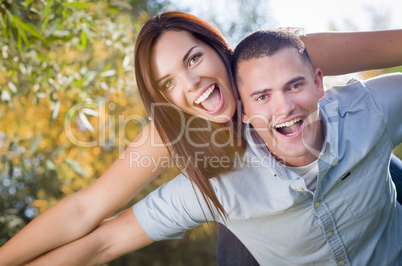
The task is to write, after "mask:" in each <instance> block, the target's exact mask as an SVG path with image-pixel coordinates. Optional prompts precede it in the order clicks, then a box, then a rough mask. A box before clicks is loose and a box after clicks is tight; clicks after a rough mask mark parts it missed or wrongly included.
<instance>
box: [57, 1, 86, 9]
mask: <svg viewBox="0 0 402 266" xmlns="http://www.w3.org/2000/svg"><path fill="white" fill-rule="evenodd" d="M64 4H65V5H66V6H69V7H75V8H79V9H84V8H87V7H89V6H90V5H92V4H93V3H82V2H71V3H64Z"/></svg>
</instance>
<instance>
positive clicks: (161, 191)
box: [133, 175, 212, 241]
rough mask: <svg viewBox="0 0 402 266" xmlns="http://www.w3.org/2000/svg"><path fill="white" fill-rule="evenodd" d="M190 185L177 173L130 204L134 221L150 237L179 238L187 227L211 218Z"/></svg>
mask: <svg viewBox="0 0 402 266" xmlns="http://www.w3.org/2000/svg"><path fill="white" fill-rule="evenodd" d="M194 187H195V190H194V188H193V185H192V184H191V181H190V180H189V179H188V178H187V177H185V176H184V175H179V176H177V177H176V178H174V179H173V180H171V181H170V182H167V183H166V184H164V185H162V186H161V187H159V188H158V189H156V190H155V191H153V192H152V193H150V194H149V195H148V196H147V197H146V198H144V199H143V200H141V201H140V202H138V203H137V204H135V205H134V206H133V211H134V214H135V216H136V218H137V220H138V222H139V223H140V225H141V227H142V229H143V230H144V231H145V233H146V234H147V235H148V236H149V237H150V238H151V239H152V240H154V241H159V240H166V239H177V238H182V237H183V236H184V233H185V232H186V231H187V230H189V229H192V228H194V227H196V226H199V225H201V224H203V223H205V222H206V219H207V220H212V215H211V213H210V211H209V209H208V207H207V206H206V203H205V201H204V200H203V197H202V195H201V193H200V191H199V190H198V189H197V188H196V186H195V185H194ZM196 193H197V195H196ZM197 196H198V198H197ZM204 214H205V215H204Z"/></svg>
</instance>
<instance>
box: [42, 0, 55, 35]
mask: <svg viewBox="0 0 402 266" xmlns="http://www.w3.org/2000/svg"><path fill="white" fill-rule="evenodd" d="M52 5H53V0H47V1H46V7H45V12H44V13H43V17H44V18H45V19H44V20H43V23H42V27H41V29H40V32H41V33H42V32H43V30H44V29H45V28H46V25H47V24H48V22H49V18H50V11H51V8H52Z"/></svg>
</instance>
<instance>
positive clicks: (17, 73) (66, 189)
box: [0, 0, 402, 265]
mask: <svg viewBox="0 0 402 266" xmlns="http://www.w3.org/2000/svg"><path fill="white" fill-rule="evenodd" d="M237 2H238V6H237V8H238V9H239V10H238V11H239V12H240V13H239V14H241V15H240V16H239V18H232V19H231V20H226V21H225V22H224V23H223V22H220V21H219V20H218V19H214V17H215V18H217V17H218V15H219V14H216V13H213V12H212V11H211V12H208V14H207V13H205V14H204V15H205V17H204V15H202V16H201V17H202V18H204V19H207V20H209V21H211V22H213V23H215V24H216V25H217V26H218V28H222V29H223V30H222V31H223V33H224V35H225V36H228V37H231V38H232V40H233V39H235V38H234V36H244V35H245V34H247V33H249V32H251V31H252V30H255V29H258V28H260V27H261V25H262V24H264V25H269V22H268V24H267V16H266V15H267V14H262V13H261V12H260V11H259V10H260V9H259V7H260V5H261V4H263V1H259V0H251V1H247V3H246V1H240V0H239V1H237ZM209 4H210V5H212V4H213V3H212V1H210V2H209ZM246 7H247V8H246ZM176 8H177V6H176V4H174V3H171V2H169V1H164V0H148V1H146V0H126V1H124V0H122V1H112V0H102V1H101V0H99V1H75V2H74V1H66V0H43V1H39V0H25V1H21V0H17V1H11V0H0V13H1V18H0V27H1V36H0V49H1V51H0V245H2V244H4V243H5V242H6V241H7V240H8V239H9V238H10V237H12V236H13V235H14V234H15V233H16V232H18V231H19V230H20V229H21V228H22V227H23V226H24V225H25V224H26V223H28V222H29V221H30V220H31V219H33V218H34V217H35V216H36V215H37V214H38V213H40V212H42V211H44V210H45V209H46V208H48V207H49V206H51V205H52V204H54V203H55V202H57V201H58V200H60V199H61V198H63V197H65V196H67V195H70V194H71V193H74V192H76V191H78V190H80V189H82V188H83V187H85V186H87V185H89V184H90V183H91V182H93V181H94V179H95V178H97V177H99V176H100V175H101V174H102V173H103V172H104V171H105V170H106V169H107V168H108V167H109V166H110V165H111V164H112V163H113V161H114V160H116V159H117V158H118V155H119V154H120V153H121V152H122V150H123V149H124V147H126V145H127V144H128V143H129V142H130V140H132V139H133V138H134V136H135V135H136V134H137V133H138V132H139V130H140V129H141V124H140V123H139V121H136V120H131V121H129V122H125V121H121V120H119V115H122V116H124V117H128V116H129V115H131V114H138V115H140V116H142V117H148V115H147V114H146V112H145V110H144V108H143V106H142V104H141V101H140V98H139V96H138V92H137V90H136V84H135V80H134V72H133V51H134V43H135V39H136V36H137V34H138V32H139V30H140V28H141V25H142V24H143V23H144V22H145V21H146V20H147V19H148V18H149V16H152V15H154V14H155V13H157V12H159V11H164V10H173V9H176ZM181 9H182V10H184V11H190V10H188V9H187V8H181ZM209 10H211V8H210V9H209ZM293 26H299V25H293ZM332 29H335V28H334V27H333V28H332ZM237 38H238V37H237ZM234 42H236V41H234ZM401 70H402V69H401V68H394V69H387V70H378V71H369V72H365V73H360V75H361V76H362V77H363V78H367V77H370V76H373V75H377V74H380V73H386V72H393V71H401ZM328 82H329V83H328V84H327V86H329V85H333V84H334V83H336V82H337V81H336V80H330V81H328ZM77 104H79V105H80V106H81V108H80V109H79V110H77V111H76V112H74V113H71V112H70V114H68V113H69V110H70V111H71V108H72V107H73V106H76V105H77ZM97 106H98V107H99V106H104V107H105V108H104V109H99V108H96V107H97ZM66 121H68V123H69V125H71V132H72V134H73V136H74V137H75V138H76V139H77V140H79V141H82V142H86V143H96V145H90V147H82V145H77V142H76V141H75V142H74V141H72V140H71V137H70V138H69V136H68V135H67V134H66V126H67V124H66ZM395 153H396V154H397V155H398V156H400V157H401V156H402V148H398V150H396V151H395ZM176 173H177V171H176V170H175V169H169V170H167V171H166V172H164V173H163V174H162V175H161V176H160V177H159V178H157V179H156V180H155V181H154V182H153V183H152V184H150V185H149V186H147V187H146V189H144V191H143V192H141V194H140V195H138V196H137V197H136V198H135V199H134V200H133V202H136V201H138V200H139V199H141V198H142V197H144V195H146V194H147V193H149V192H150V191H152V190H153V189H155V188H156V187H158V186H160V185H161V184H163V183H164V182H166V181H167V180H169V179H171V178H172V177H173V176H175V174H176ZM133 202H131V203H130V204H132V203H133ZM128 206H129V205H128ZM110 265H216V231H215V230H214V225H211V226H210V227H209V226H208V225H204V226H202V227H200V228H197V229H195V230H193V231H190V232H188V233H187V234H186V236H185V238H184V239H183V240H177V241H162V242H159V243H154V244H152V245H151V246H149V247H147V248H144V249H142V250H140V251H138V252H134V253H131V254H128V255H125V256H123V257H121V258H119V259H117V260H115V261H114V262H111V263H110Z"/></svg>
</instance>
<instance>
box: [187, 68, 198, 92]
mask: <svg viewBox="0 0 402 266" xmlns="http://www.w3.org/2000/svg"><path fill="white" fill-rule="evenodd" d="M183 79H184V84H185V89H186V91H187V92H190V91H192V90H195V89H197V87H198V85H199V83H200V76H199V75H197V74H196V73H193V72H192V71H186V73H184V75H183Z"/></svg>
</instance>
